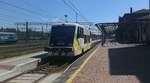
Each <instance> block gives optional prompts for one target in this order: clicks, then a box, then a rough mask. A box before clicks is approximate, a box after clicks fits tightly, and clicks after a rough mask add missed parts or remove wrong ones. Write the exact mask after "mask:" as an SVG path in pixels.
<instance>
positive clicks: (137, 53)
mask: <svg viewBox="0 0 150 83" xmlns="http://www.w3.org/2000/svg"><path fill="white" fill-rule="evenodd" d="M109 62H110V74H111V75H135V76H136V77H137V78H138V79H139V80H140V81H141V83H150V47H148V46H136V47H127V48H111V49H109Z"/></svg>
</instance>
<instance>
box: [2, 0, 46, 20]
mask: <svg viewBox="0 0 150 83" xmlns="http://www.w3.org/2000/svg"><path fill="white" fill-rule="evenodd" d="M0 3H2V4H5V5H8V6H10V7H14V8H16V9H19V10H22V11H25V12H28V13H30V14H34V15H36V16H38V17H40V18H45V17H44V16H42V15H41V14H40V13H38V12H35V11H32V10H29V9H26V8H23V7H19V6H17V5H13V4H10V3H8V2H5V1H1V0H0Z"/></svg>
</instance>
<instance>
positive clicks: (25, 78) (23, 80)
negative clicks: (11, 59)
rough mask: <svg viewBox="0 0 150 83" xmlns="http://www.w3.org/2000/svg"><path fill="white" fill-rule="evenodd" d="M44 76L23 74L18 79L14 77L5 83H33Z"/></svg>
mask: <svg viewBox="0 0 150 83" xmlns="http://www.w3.org/2000/svg"><path fill="white" fill-rule="evenodd" d="M43 76H45V75H44V74H23V75H21V76H19V77H16V78H14V79H12V80H10V81H8V82H6V83H34V82H35V81H37V80H39V79H40V78H42V77H43Z"/></svg>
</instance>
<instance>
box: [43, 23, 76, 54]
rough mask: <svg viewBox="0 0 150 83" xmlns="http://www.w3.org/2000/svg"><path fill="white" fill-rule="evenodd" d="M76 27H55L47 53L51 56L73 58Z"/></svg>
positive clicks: (46, 49) (65, 25)
mask: <svg viewBox="0 0 150 83" xmlns="http://www.w3.org/2000/svg"><path fill="white" fill-rule="evenodd" d="M74 33H75V25H70V24H59V25H53V26H52V29H51V33H50V41H49V47H47V48H45V51H47V52H48V53H49V55H50V56H73V55H74V52H73V40H74Z"/></svg>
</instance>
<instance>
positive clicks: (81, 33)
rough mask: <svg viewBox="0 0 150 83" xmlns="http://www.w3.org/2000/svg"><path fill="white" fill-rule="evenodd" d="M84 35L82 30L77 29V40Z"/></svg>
mask: <svg viewBox="0 0 150 83" xmlns="http://www.w3.org/2000/svg"><path fill="white" fill-rule="evenodd" d="M83 37H84V34H83V28H81V27H78V38H83Z"/></svg>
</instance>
